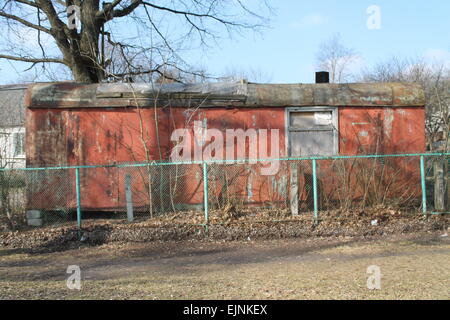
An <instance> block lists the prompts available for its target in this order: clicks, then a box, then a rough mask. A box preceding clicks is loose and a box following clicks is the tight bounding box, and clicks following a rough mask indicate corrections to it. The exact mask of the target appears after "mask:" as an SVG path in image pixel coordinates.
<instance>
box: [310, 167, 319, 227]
mask: <svg viewBox="0 0 450 320" xmlns="http://www.w3.org/2000/svg"><path fill="white" fill-rule="evenodd" d="M316 165H317V164H316V159H312V174H313V196H314V223H315V224H317V223H318V222H319V219H318V218H319V205H318V200H317V168H316Z"/></svg>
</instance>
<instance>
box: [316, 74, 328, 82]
mask: <svg viewBox="0 0 450 320" xmlns="http://www.w3.org/2000/svg"><path fill="white" fill-rule="evenodd" d="M316 83H330V73H329V72H327V71H319V72H316Z"/></svg>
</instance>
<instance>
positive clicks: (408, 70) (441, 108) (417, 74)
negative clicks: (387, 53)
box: [360, 57, 450, 151]
mask: <svg viewBox="0 0 450 320" xmlns="http://www.w3.org/2000/svg"><path fill="white" fill-rule="evenodd" d="M360 80H361V81H363V82H417V83H420V84H421V85H422V86H423V87H424V89H425V95H426V101H427V105H426V115H427V117H426V130H427V137H428V141H427V144H428V146H429V148H430V149H431V150H433V149H434V142H436V141H440V142H441V144H443V147H444V151H447V150H448V145H449V132H450V70H449V69H448V68H446V67H445V65H444V64H431V63H429V62H427V61H425V60H424V59H420V58H419V59H418V58H416V59H411V58H403V59H400V58H397V57H392V58H389V59H388V60H386V61H383V62H380V63H378V64H376V65H375V67H374V68H373V69H371V70H365V71H364V72H363V73H362V76H360Z"/></svg>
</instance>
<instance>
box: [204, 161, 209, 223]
mask: <svg viewBox="0 0 450 320" xmlns="http://www.w3.org/2000/svg"><path fill="white" fill-rule="evenodd" d="M203 196H204V200H203V201H204V209H205V230H206V232H208V225H209V212H208V165H207V164H206V162H203Z"/></svg>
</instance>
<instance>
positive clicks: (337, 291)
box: [0, 231, 450, 299]
mask: <svg viewBox="0 0 450 320" xmlns="http://www.w3.org/2000/svg"><path fill="white" fill-rule="evenodd" d="M442 235H443V233H442V231H435V232H431V231H428V232H421V233H412V234H407V235H395V236H381V237H376V238H373V239H371V240H361V239H359V238H354V237H348V236H343V237H326V238H323V237H314V238H308V239H298V238H297V239H278V240H258V241H254V240H250V241H225V240H222V241H217V240H208V241H206V240H205V241H198V240H195V239H194V240H183V241H153V242H147V243H122V242H112V243H104V244H101V245H98V246H93V245H90V246H89V245H85V244H80V243H78V247H71V248H65V249H60V250H57V251H53V252H36V251H30V250H27V249H20V248H11V247H10V248H6V247H3V248H0V299H449V298H450V240H449V238H448V237H443V236H442ZM69 265H78V266H80V268H81V273H82V289H81V290H69V289H67V287H66V279H67V277H68V274H66V269H67V267H68V266H69ZM369 265H378V266H380V268H381V273H382V275H383V276H382V280H381V290H369V289H367V286H366V281H367V277H368V275H367V273H366V270H367V267H368V266H369Z"/></svg>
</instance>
